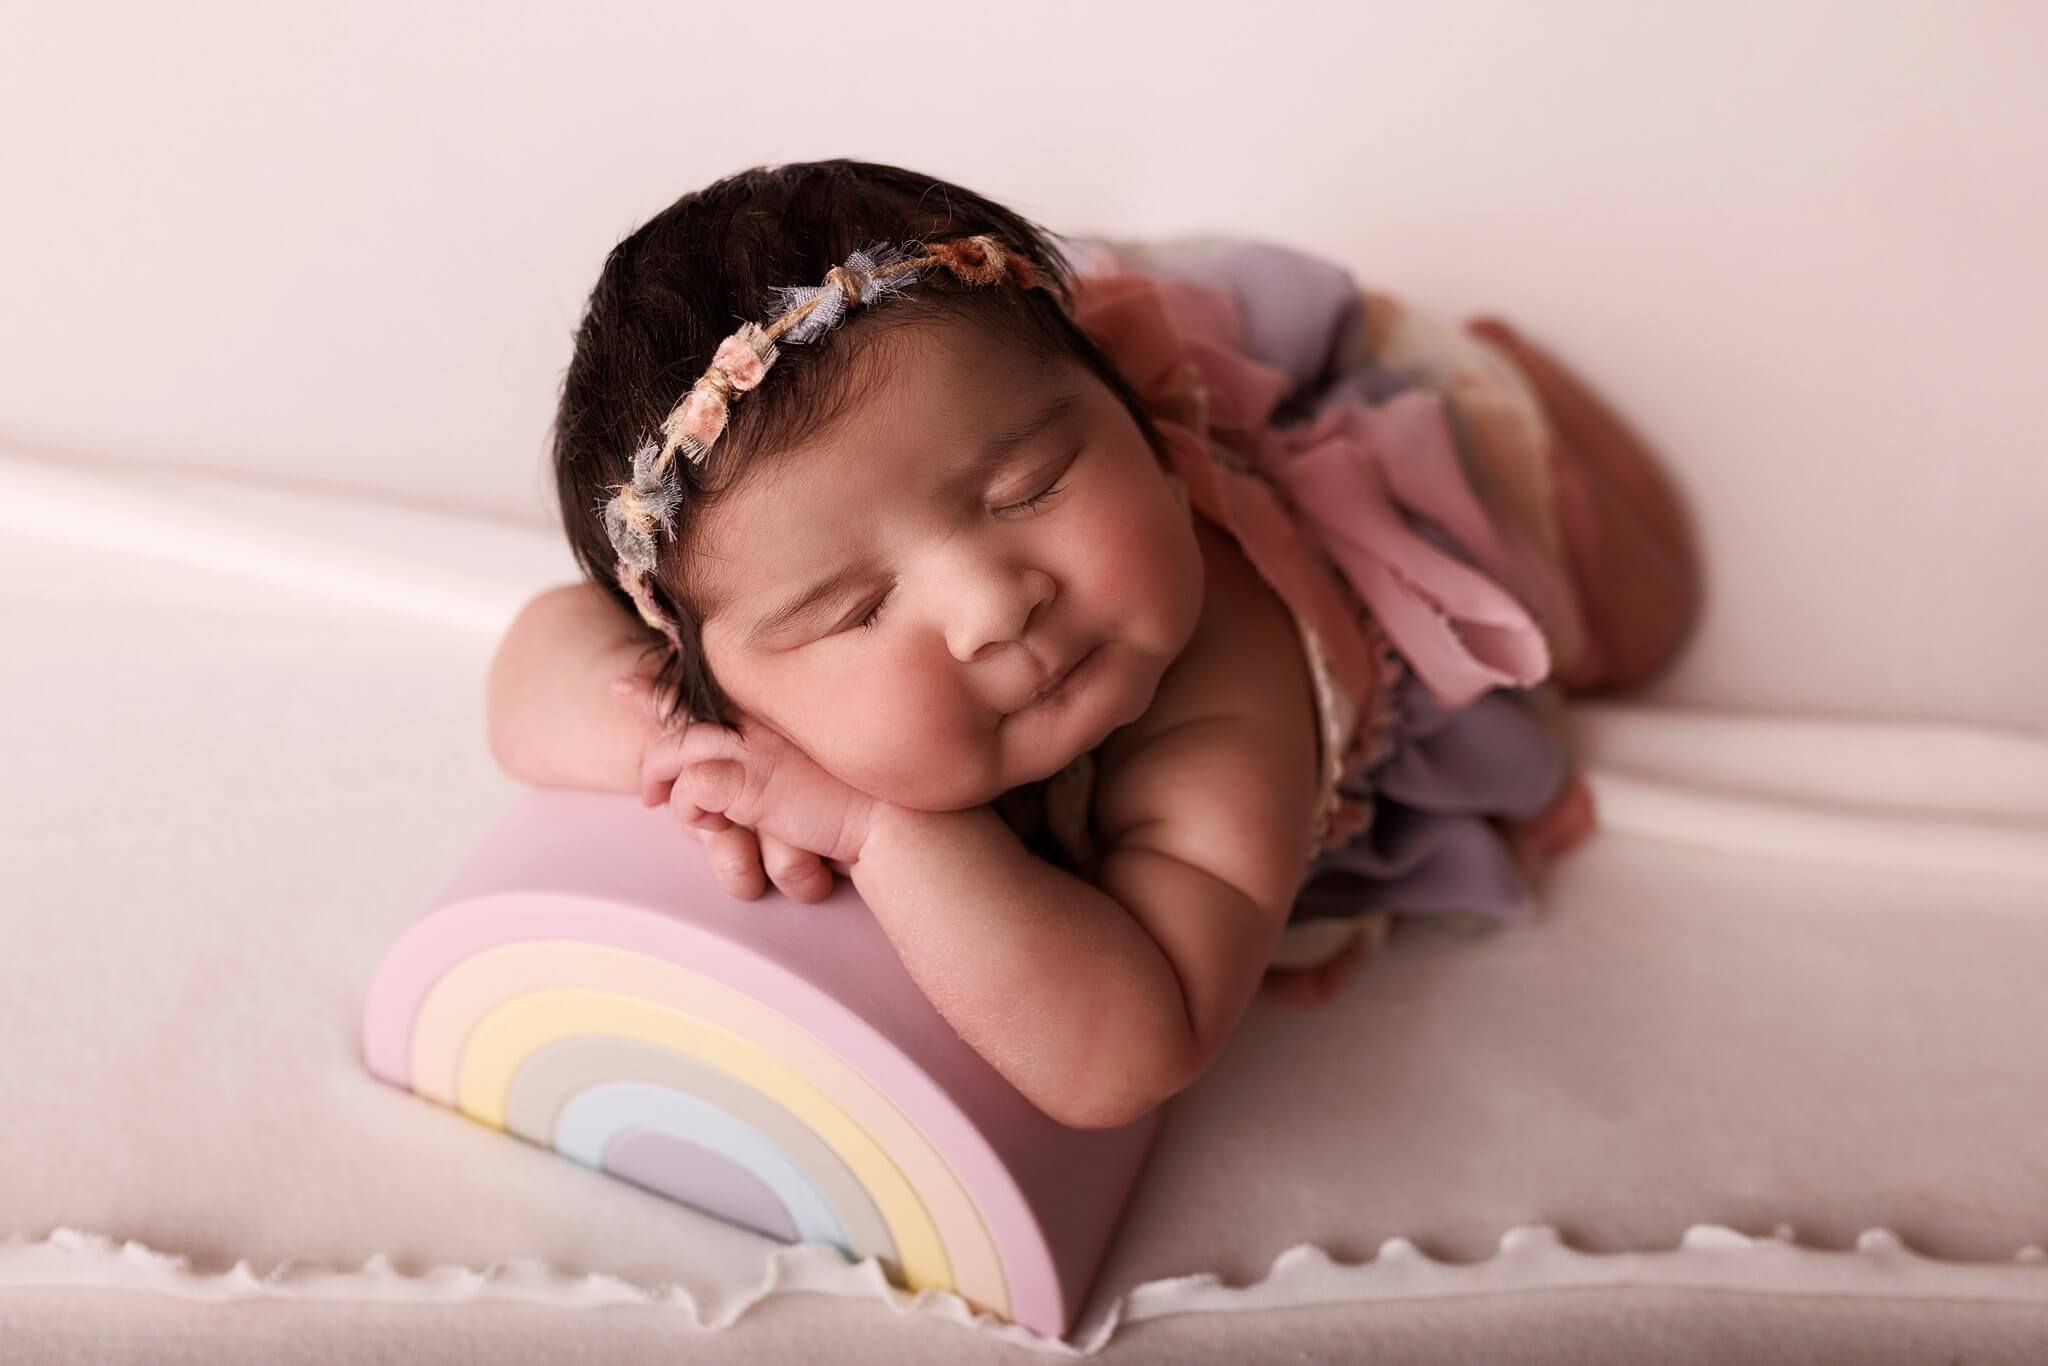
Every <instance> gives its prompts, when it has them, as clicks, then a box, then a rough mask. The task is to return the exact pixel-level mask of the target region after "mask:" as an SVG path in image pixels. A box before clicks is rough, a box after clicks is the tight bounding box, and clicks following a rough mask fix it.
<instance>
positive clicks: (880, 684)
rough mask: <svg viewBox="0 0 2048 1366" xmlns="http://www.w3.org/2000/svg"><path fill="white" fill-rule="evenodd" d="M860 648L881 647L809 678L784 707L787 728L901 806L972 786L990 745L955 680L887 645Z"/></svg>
mask: <svg viewBox="0 0 2048 1366" xmlns="http://www.w3.org/2000/svg"><path fill="white" fill-rule="evenodd" d="M853 648H854V649H861V648H868V649H870V650H871V651H872V652H873V653H872V654H871V655H870V656H869V657H868V658H865V659H862V660H858V661H851V660H849V661H845V662H843V663H840V664H838V665H837V666H835V667H832V668H829V669H821V670H820V671H819V672H818V673H817V675H816V676H814V677H812V678H810V679H809V680H807V681H805V682H804V683H803V684H802V685H801V686H800V687H799V688H798V689H796V690H795V691H794V693H793V695H792V696H791V697H790V698H789V705H788V706H786V707H784V708H782V709H781V710H780V712H779V713H778V715H779V716H780V717H782V718H785V719H783V720H781V721H780V722H779V723H778V726H779V728H780V729H781V730H782V731H783V733H784V734H785V735H787V736H788V737H789V738H790V739H791V740H792V741H794V742H795V743H796V744H797V746H798V747H799V748H801V749H802V750H803V751H804V752H805V753H807V754H809V755H810V756H811V757H812V758H814V759H816V760H817V761H818V762H819V763H820V764H821V765H823V766H824V767H825V769H826V770H827V771H828V772H830V773H832V774H833V775H834V776H836V777H838V778H839V779H840V781H842V782H844V783H846V784H847V785H849V786H851V787H853V788H855V789H857V790H859V791H861V792H865V793H868V794H869V795H871V796H874V797H878V798H880V799H881V800H883V801H886V802H891V803H893V804H895V805H898V806H909V807H916V808H919V809H938V808H941V807H946V806H950V805H954V804H956V801H957V799H958V797H959V794H963V793H972V792H974V791H975V790H976V789H977V787H978V786H979V785H980V784H981V783H983V782H984V781H985V779H986V776H987V770H988V769H989V767H990V764H991V747H990V744H989V737H988V735H987V729H988V728H987V726H986V723H985V719H983V718H979V717H978V716H977V715H976V714H975V713H973V712H972V710H971V709H970V707H969V706H968V699H966V698H965V697H964V696H963V695H962V693H961V691H960V689H959V688H958V686H957V684H955V683H953V682H951V681H949V680H948V679H946V678H944V677H941V676H939V675H938V674H936V673H935V672H934V671H933V670H931V669H930V668H927V667H920V666H919V665H918V663H917V661H915V660H912V659H908V658H905V657H903V656H901V655H884V654H883V653H882V650H883V648H884V647H883V646H882V645H881V643H880V642H874V643H873V644H872V645H870V644H869V643H868V642H860V643H858V644H855V645H854V646H853ZM957 804H969V803H966V802H957Z"/></svg>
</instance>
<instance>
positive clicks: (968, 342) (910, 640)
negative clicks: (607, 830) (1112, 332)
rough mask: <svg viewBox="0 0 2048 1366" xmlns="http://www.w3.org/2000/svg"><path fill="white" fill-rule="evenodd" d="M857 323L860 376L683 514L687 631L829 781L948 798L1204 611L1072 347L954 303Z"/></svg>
mask: <svg viewBox="0 0 2048 1366" xmlns="http://www.w3.org/2000/svg"><path fill="white" fill-rule="evenodd" d="M871 344H879V345H882V346H884V347H886V348H887V349H886V351H885V352H884V356H885V357H886V360H887V363H886V364H885V365H884V366H882V367H880V369H881V373H880V375H879V377H878V379H877V381H876V382H875V384H874V385H873V386H872V387H870V388H868V389H866V390H864V391H861V392H860V393H858V394H857V395H856V397H855V398H854V400H853V401H852V402H851V403H850V404H849V405H848V407H847V409H846V410H845V412H844V413H842V414H841V415H840V416H839V417H838V418H837V419H835V420H834V421H833V422H831V423H830V424H828V425H827V427H826V428H825V429H824V430H823V431H822V432H820V433H819V434H817V435H816V436H815V437H813V438H811V439H810V440H808V441H806V442H805V443H804V444H803V445H801V446H799V447H796V448H794V449H792V450H790V451H788V452H786V453H784V454H782V455H779V456H778V457H776V459H775V461H774V465H773V467H772V468H770V469H766V470H763V471H761V472H760V473H759V474H758V475H756V476H754V477H753V478H750V479H748V480H747V481H745V482H744V483H742V484H741V485H740V486H739V488H738V489H736V490H735V491H734V493H733V494H732V495H731V496H730V497H729V498H728V499H726V500H725V501H724V502H722V503H720V504H718V505H716V506H715V507H713V508H712V509H710V510H709V512H708V513H707V514H706V515H705V517H704V519H703V520H702V521H701V522H700V523H699V525H698V527H697V529H696V532H695V535H694V541H693V554H695V555H698V556H701V557H702V558H701V559H699V560H698V561H697V569H696V574H697V584H698V588H699V596H700V598H701V600H702V601H703V603H704V604H705V608H704V610H705V619H704V622H703V625H702V639H703V643H704V649H705V653H706V656H707V658H708V659H709V661H710V664H711V668H712V670H713V672H714V674H715V675H716V676H717V678H718V680H719V682H720V684H721V686H722V687H723V688H724V689H725V691H726V693H727V694H728V696H730V697H731V698H732V700H733V701H734V702H735V703H736V704H737V705H738V706H739V707H740V708H741V709H742V710H743V711H744V712H745V713H746V714H747V715H748V716H749V717H750V718H752V719H754V720H756V721H759V722H762V723H765V724H767V725H768V726H770V727H772V728H773V729H774V730H776V731H779V732H780V733H781V734H782V735H784V736H786V737H787V738H788V739H789V740H790V741H791V742H792V743H794V744H795V745H797V747H798V748H800V749H802V750H804V751H805V752H806V753H807V754H809V755H810V756H811V757H812V758H813V759H815V760H817V761H818V763H819V764H821V765H822V766H823V767H824V768H825V769H826V770H827V771H828V772H830V773H832V774H834V775H835V776H837V777H838V778H839V779H840V780H841V781H843V782H845V783H847V784H849V785H850V786H852V787H854V788H856V789H858V790H859V791H862V792H865V793H868V794H870V795H873V796H875V797H878V798H880V799H881V800H883V801H887V802H890V803H892V804H895V805H898V806H906V807H912V808H916V809H919V810H927V811H947V810H958V809H960V808H963V807H970V806H977V805H980V804H982V803H985V802H988V801H990V800H992V799H993V798H995V797H996V796H997V795H999V794H1000V793H1002V792H1004V791H1006V790H1008V789H1010V788H1012V787H1016V786H1018V785H1020V784H1023V783H1027V782H1032V781H1035V780H1037V779H1040V778H1044V777H1048V776H1050V775H1051V774H1053V773H1056V772H1058V771H1059V770H1060V769H1061V768H1063V767H1064V766H1065V765H1066V764H1067V763H1069V762H1070V761H1071V760H1072V759H1074V758H1075V756H1077V755H1079V754H1082V753H1084V752H1086V751H1088V750H1090V749H1093V748H1094V747H1095V746H1096V745H1098V744H1100V743H1101V742H1102V740H1103V739H1104V738H1105V737H1107V736H1108V734H1109V733H1110V732H1111V731H1112V730H1114V729H1116V728H1117V727H1118V726H1122V725H1125V724H1127V723H1128V722H1131V721H1134V720H1136V719H1137V718H1138V717H1139V716H1141V715H1143V714H1144V712H1145V710H1146V708H1147V707H1148V706H1149V705H1150V704H1151V701H1152V696H1153V693H1154V691H1155V689H1156V688H1157V687H1158V684H1159V680H1160V677H1161V676H1162V675H1163V674H1164V673H1165V672H1166V669H1167V667H1168V666H1169V665H1171V664H1172V663H1173V661H1174V659H1175V657H1176V656H1178V655H1179V654H1180V652H1181V649H1182V647H1183V646H1185V645H1186V644H1187V642H1188V639H1189V637H1190V636H1191V635H1192V634H1193V632H1194V628H1195V623H1196V619H1197V617H1198V616H1199V615H1200V613H1201V607H1202V559H1201V553H1200V550H1199V549H1198V547H1197V544H1196V541H1195V532H1194V525H1193V521H1192V519H1191V516H1190V514H1189V511H1188V508H1187V505H1186V503H1185V501H1184V499H1183V498H1182V497H1180V496H1179V495H1178V493H1177V492H1176V489H1175V486H1174V485H1173V484H1171V483H1170V482H1169V481H1168V478H1167V476H1166V473H1165V471H1164V470H1163V469H1162V468H1161V467H1160V464H1159V462H1158V459H1157V458H1156V457H1155V456H1154V455H1153V453H1152V449H1151V447H1150V446H1148V445H1147V444H1146V442H1145V438H1144V434H1143V433H1142V432H1140V431H1139V429H1138V426H1137V424H1136V423H1135V422H1134V421H1133V420H1132V419H1131V416H1130V414H1129V413H1128V412H1126V411H1125V410H1124V407H1123V405H1122V404H1121V403H1119V402H1118V401H1117V398H1116V396H1115V395H1114V394H1113V393H1111V392H1110V390H1109V389H1108V388H1106V387H1105V386H1104V385H1103V384H1102V383H1101V381H1100V380H1098V379H1096V377H1095V376H1093V375H1092V374H1090V373H1088V372H1087V371H1086V370H1085V369H1083V368H1081V366H1080V365H1079V364H1078V363H1076V362H1073V361H1071V360H1068V359H1066V358H1064V357H1062V358H1059V359H1057V360H1054V361H1045V362H1040V361H1036V360H1034V359H1032V358H1031V357H1029V356H1027V355H1025V354H1023V353H1022V352H1020V351H1016V350H1012V349H1011V348H1009V347H1007V346H1006V345H1004V344H1003V343H1002V342H1000V341H998V340H996V339H995V338H992V337H990V336H989V335H988V334H987V333H986V332H985V331H983V330H982V329H979V328H976V327H973V326H972V325H970V324H967V323H964V322H961V321H957V320H952V319H948V320H944V321H932V322H927V323H919V324H915V325H912V326H909V327H906V328H903V329H900V330H898V331H895V332H893V333H890V334H888V335H886V336H885V337H883V338H880V339H878V340H877V342H875V343H871ZM767 382H768V383H770V384H772V383H774V375H773V373H772V372H771V373H770V375H769V378H768V381H767ZM1076 665H1077V666H1078V667H1076V668H1074V670H1073V672H1072V673H1071V674H1070V675H1068V676H1067V677H1066V681H1065V682H1064V684H1063V685H1062V686H1060V687H1059V688H1058V689H1057V690H1056V691H1053V692H1051V693H1049V694H1043V695H1042V691H1043V690H1044V689H1046V688H1047V687H1048V685H1050V684H1052V683H1054V682H1055V681H1057V680H1059V679H1060V677H1061V675H1062V673H1063V672H1064V671H1065V670H1067V669H1068V668H1069V666H1076Z"/></svg>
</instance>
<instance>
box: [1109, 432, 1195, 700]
mask: <svg viewBox="0 0 2048 1366" xmlns="http://www.w3.org/2000/svg"><path fill="white" fill-rule="evenodd" d="M1155 481H1156V482H1155ZM1101 506H1102V508H1103V509H1104V513H1103V516H1102V517H1101V518H1100V519H1099V523H1098V524H1097V525H1096V526H1094V527H1092V528H1090V530H1089V533H1088V537H1087V539H1088V542H1089V544H1090V545H1091V546H1092V547H1093V550H1092V551H1091V553H1090V557H1089V566H1088V580H1089V582H1090V585H1091V591H1092V595H1093V596H1094V598H1095V601H1096V603H1097V604H1099V607H1100V610H1102V611H1104V612H1105V613H1106V614H1107V615H1106V616H1105V618H1104V620H1103V624H1104V626H1105V627H1107V628H1108V629H1110V630H1113V631H1116V632H1118V633H1119V634H1120V635H1122V636H1123V638H1124V639H1126V640H1127V641H1129V643H1131V644H1132V645H1135V646H1138V647H1139V648H1141V649H1144V650H1146V651H1147V652H1149V653H1152V654H1155V655H1156V656H1158V657H1159V658H1160V663H1161V664H1162V665H1164V664H1167V663H1171V662H1172V660H1173V658H1174V657H1175V656H1176V655H1178V654H1179V653H1180V651H1181V649H1182V647H1183V646H1185V645H1186V644H1187V642H1188V640H1189V638H1190V637H1191V636H1192V635H1193V634H1194V629H1195V625H1196V621H1197V619H1198V618H1199V617H1200V615H1201V606H1202V584H1203V581H1204V579H1203V575H1204V571H1203V565H1202V549H1201V545H1200V543H1199V542H1198V541H1197V540H1196V538H1195V528H1194V520H1193V518H1192V516H1191V515H1190V514H1189V512H1188V510H1187V508H1186V506H1185V505H1184V504H1183V503H1181V502H1180V501H1179V500H1178V499H1177V498H1175V497H1174V495H1173V494H1172V493H1171V492H1170V490H1169V489H1168V488H1167V486H1166V484H1165V481H1164V478H1163V476H1161V475H1160V474H1158V472H1157V471H1156V469H1153V470H1148V471H1146V472H1145V474H1144V475H1142V476H1139V477H1138V478H1137V479H1135V480H1134V481H1133V485H1132V486H1131V487H1128V488H1126V489H1125V490H1124V496H1122V497H1120V498H1114V499H1105V500H1102V503H1101Z"/></svg>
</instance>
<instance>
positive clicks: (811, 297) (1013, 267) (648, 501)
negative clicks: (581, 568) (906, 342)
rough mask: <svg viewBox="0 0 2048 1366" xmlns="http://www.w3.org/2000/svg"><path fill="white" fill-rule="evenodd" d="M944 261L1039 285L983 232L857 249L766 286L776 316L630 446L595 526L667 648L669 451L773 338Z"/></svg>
mask: <svg viewBox="0 0 2048 1366" xmlns="http://www.w3.org/2000/svg"><path fill="white" fill-rule="evenodd" d="M935 265H936V266H944V267H945V268H946V269H947V270H948V271H950V272H952V274H953V275H954V276H955V277H956V278H958V279H959V280H960V281H962V282H963V283H965V284H969V285H992V284H999V283H1001V282H1002V281H1003V280H1005V279H1008V280H1011V281H1014V282H1015V283H1016V284H1017V285H1018V287H1019V288H1023V289H1030V288H1031V287H1033V286H1034V285H1037V284H1040V283H1041V281H1040V278H1039V274H1038V272H1037V271H1036V270H1035V269H1034V268H1033V267H1032V265H1031V262H1030V261H1028V260H1026V259H1025V258H1024V256H1023V255H1022V254H1021V253H1019V252H1014V251H1006V250H1005V249H1004V248H1003V245H1002V244H1001V243H1000V242H998V241H997V240H996V239H995V238H993V237H990V236H988V235H986V234H977V235H975V236H973V237H961V238H955V239H953V240H951V241H946V242H938V243H931V244H917V245H916V248H915V250H906V249H903V248H891V249H889V250H887V251H884V252H882V253H881V254H880V255H878V256H877V255H870V254H869V253H868V252H865V251H857V252H855V253H853V255H851V256H849V257H847V258H846V262H845V264H843V265H837V266H834V267H832V269H831V270H829V271H827V272H826V273H825V282H824V283H823V284H821V285H799V286H790V285H785V286H782V287H780V288H777V289H776V290H774V291H773V292H772V294H771V299H772V300H773V307H774V308H775V310H776V317H775V319H774V320H773V321H772V322H769V323H768V324H766V325H765V326H763V325H760V324H756V323H745V324H743V325H742V326H741V327H740V329H739V331H737V332H735V333H733V334H732V335H731V336H729V337H727V338H726V339H725V340H724V341H722V342H720V343H719V344H718V350H717V351H716V352H714V353H713V354H712V357H711V364H710V365H709V366H707V367H706V368H705V371H704V373H703V374H702V375H701V376H699V377H698V379H697V382H696V383H695V384H692V385H691V386H690V388H689V391H688V392H687V393H685V394H684V395H683V396H682V398H681V399H679V400H677V402H676V405H675V407H674V408H672V409H670V410H669V415H668V417H667V418H665V419H664V420H663V421H662V424H661V431H662V437H663V440H662V441H661V442H659V443H656V442H654V441H652V440H650V441H648V442H646V443H645V444H644V445H642V446H641V447H640V449H639V450H637V451H635V452H633V482H632V483H630V484H620V485H618V486H617V494H616V496H615V497H613V499H612V500H611V502H610V503H608V504H606V505H605V509H604V526H605V530H606V532H608V533H609V534H610V536H611V541H612V549H613V550H614V551H615V552H617V554H618V557H619V563H618V571H617V572H618V581H619V586H620V587H621V588H623V589H625V590H626V593H627V595H628V596H629V597H630V598H632V600H633V605H634V606H635V607H637V608H638V609H639V611H640V616H641V618H642V619H643V620H644V621H646V623H647V624H648V625H649V626H652V627H653V628H654V629H655V630H657V631H659V632H661V633H662V635H663V636H664V637H666V638H667V640H668V642H669V645H670V646H671V647H672V648H675V649H677V650H680V649H681V648H682V642H681V640H680V638H679V637H678V635H677V632H676V626H675V623H674V622H672V621H670V620H669V617H668V613H666V612H665V611H663V610H662V608H661V604H660V603H658V602H656V601H655V599H654V593H653V590H652V588H651V587H650V585H649V579H650V578H651V577H652V576H653V574H654V569H655V566H656V564H658V563H659V561H660V547H659V545H658V543H657V542H656V540H655V535H654V532H655V528H656V527H659V528H660V529H661V531H662V533H663V534H664V535H672V534H673V533H674V531H675V513H676V509H677V508H678V507H680V506H681V505H682V497H683V494H682V487H681V484H680V482H679V480H678V477H677V473H676V465H675V459H676V456H677V455H681V456H682V457H683V458H684V459H685V460H688V461H689V462H690V463H691V464H693V465H701V464H702V463H703V462H704V457H705V456H706V455H708V454H709V453H710V451H711V447H712V446H713V445H714V444H716V442H717V441H718V438H719V436H720V435H721V434H723V433H724V431H725V420H726V414H727V412H728V411H729V410H730V408H731V406H732V404H733V403H734V401H736V400H737V399H738V398H739V397H740V395H742V394H744V393H747V392H748V391H749V390H751V389H753V388H754V387H755V386H756V385H758V384H760V382H761V379H762V377H763V376H764V375H766V374H767V373H768V367H769V366H771V365H773V364H775V357H776V343H777V342H787V343H789V344H791V345H797V344H801V343H803V342H809V341H816V340H817V339H818V338H819V337H822V336H824V335H825V333H827V332H829V331H831V330H832V328H834V327H836V326H837V325H838V324H839V322H840V320H841V319H843V318H844V317H845V316H846V313H847V310H848V309H849V308H852V307H854V306H855V305H858V304H870V303H873V302H874V301H875V300H877V299H880V298H883V297H885V296H887V295H891V294H899V293H901V292H902V291H903V290H904V288H905V287H906V286H908V285H909V284H911V283H912V282H913V281H915V280H916V279H917V277H918V275H919V274H920V273H921V272H922V271H924V270H925V269H926V268H928V267H930V266H935Z"/></svg>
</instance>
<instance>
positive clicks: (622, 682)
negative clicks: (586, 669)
mask: <svg viewBox="0 0 2048 1366" xmlns="http://www.w3.org/2000/svg"><path fill="white" fill-rule="evenodd" d="M639 690H640V680H639V679H637V678H634V677H632V676H631V675H628V676H627V677H625V678H614V679H613V680H612V696H614V697H631V696H632V695H633V694H634V693H636V692H638V691H639Z"/></svg>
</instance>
